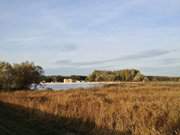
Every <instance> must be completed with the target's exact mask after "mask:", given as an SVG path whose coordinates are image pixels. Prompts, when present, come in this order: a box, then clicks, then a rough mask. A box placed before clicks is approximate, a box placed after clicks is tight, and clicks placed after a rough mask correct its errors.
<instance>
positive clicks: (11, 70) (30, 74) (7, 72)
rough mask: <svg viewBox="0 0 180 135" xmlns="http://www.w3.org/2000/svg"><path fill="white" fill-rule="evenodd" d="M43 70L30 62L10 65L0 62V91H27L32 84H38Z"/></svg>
mask: <svg viewBox="0 0 180 135" xmlns="http://www.w3.org/2000/svg"><path fill="white" fill-rule="evenodd" d="M43 73H44V71H43V68H42V67H40V66H38V65H35V64H34V63H31V62H28V61H27V62H23V63H20V64H18V63H16V64H10V63H8V62H0V90H17V89H18V90H20V89H29V88H30V86H31V84H32V83H35V84H38V83H39V82H40V81H41V79H42V75H43Z"/></svg>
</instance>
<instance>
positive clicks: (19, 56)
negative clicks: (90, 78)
mask: <svg viewBox="0 0 180 135" xmlns="http://www.w3.org/2000/svg"><path fill="white" fill-rule="evenodd" d="M27 60H28V61H32V62H34V63H35V64H37V65H41V66H42V67H43V68H44V70H45V74H48V75H50V74H59V75H61V74H62V75H71V74H82V75H87V74H90V73H91V72H92V71H93V70H95V69H96V70H119V69H125V68H126V69H127V68H128V69H132V68H133V69H139V70H141V72H142V73H144V74H147V75H168V76H180V1H179V0H151V1H149V0H111V1H110V0H0V61H8V62H10V63H20V62H23V61H27Z"/></svg>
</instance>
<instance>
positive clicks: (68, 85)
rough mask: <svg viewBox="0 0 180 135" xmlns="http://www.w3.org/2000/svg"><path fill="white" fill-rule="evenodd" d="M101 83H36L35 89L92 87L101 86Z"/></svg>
mask: <svg viewBox="0 0 180 135" xmlns="http://www.w3.org/2000/svg"><path fill="white" fill-rule="evenodd" d="M101 86H103V84H100V83H89V82H88V83H87V82H84V83H41V84H40V85H38V87H37V89H39V90H40V89H41V90H46V89H49V90H68V89H76V88H93V87H101Z"/></svg>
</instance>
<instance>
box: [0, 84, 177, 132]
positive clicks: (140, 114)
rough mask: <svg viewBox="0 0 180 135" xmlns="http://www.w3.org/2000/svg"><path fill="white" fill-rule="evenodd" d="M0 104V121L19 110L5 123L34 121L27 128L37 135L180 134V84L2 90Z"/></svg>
mask: <svg viewBox="0 0 180 135" xmlns="http://www.w3.org/2000/svg"><path fill="white" fill-rule="evenodd" d="M0 101H1V102H2V103H1V104H2V105H0V108H1V109H2V108H3V109H2V110H3V111H0V117H3V114H2V112H4V115H5V114H6V113H5V111H6V110H9V111H8V112H10V113H9V115H10V116H12V115H14V113H13V112H16V113H15V114H17V115H15V116H13V117H12V118H11V117H7V118H4V119H5V120H4V121H6V119H7V120H9V119H16V118H17V117H19V119H21V120H23V119H25V123H26V122H27V123H29V124H30V125H33V122H35V123H34V124H35V125H37V126H32V127H31V126H30V127H29V124H27V125H28V126H27V127H25V128H26V129H29V128H30V129H31V130H32V132H34V133H33V134H35V133H37V134H41V132H42V131H41V130H40V129H44V130H43V131H44V132H45V129H48V131H49V132H52V134H62V135H63V134H77V135H78V134H89V135H111V134H112V135H113V134H114V135H118V134H119V135H121V134H124V135H179V134H180V83H172V82H171V83H122V84H118V85H113V84H112V85H109V86H106V87H104V88H93V89H89V90H83V89H77V90H69V91H56V92H53V91H51V92H50V91H43V92H42V91H41V92H39V91H29V92H23V91H19V92H18V91H17V92H10V93H8V92H2V93H0ZM21 122H23V123H24V121H20V122H19V123H21ZM2 123H3V124H2ZM17 123H18V121H17ZM38 123H40V124H38ZM0 124H1V125H5V126H0V127H2V128H4V127H7V126H8V125H9V124H8V123H7V125H6V122H2V121H1V123H0ZM12 124H13V123H12ZM12 124H11V125H12ZM14 124H15V123H14ZM17 125H18V124H17ZM22 125H26V124H22ZM39 125H41V126H40V127H39ZM19 127H21V126H19ZM10 129H11V128H8V129H7V130H10ZM18 131H19V130H18ZM22 132H23V131H22ZM4 133H5V131H4ZM47 133H48V132H47ZM42 134H43V133H42ZM44 134H45V133H44Z"/></svg>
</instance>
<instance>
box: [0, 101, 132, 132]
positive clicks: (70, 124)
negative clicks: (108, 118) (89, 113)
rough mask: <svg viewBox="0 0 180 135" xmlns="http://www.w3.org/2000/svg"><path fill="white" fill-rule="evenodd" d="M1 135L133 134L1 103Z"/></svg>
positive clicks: (89, 122)
mask: <svg viewBox="0 0 180 135" xmlns="http://www.w3.org/2000/svg"><path fill="white" fill-rule="evenodd" d="M0 135H131V132H130V131H125V132H118V131H115V130H111V129H104V128H98V127H97V126H96V124H95V123H94V122H91V121H83V120H82V119H77V118H65V117H58V116H54V115H52V114H48V113H45V112H41V111H39V110H35V109H29V108H24V107H22V106H18V105H13V104H7V103H2V102H0Z"/></svg>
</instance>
